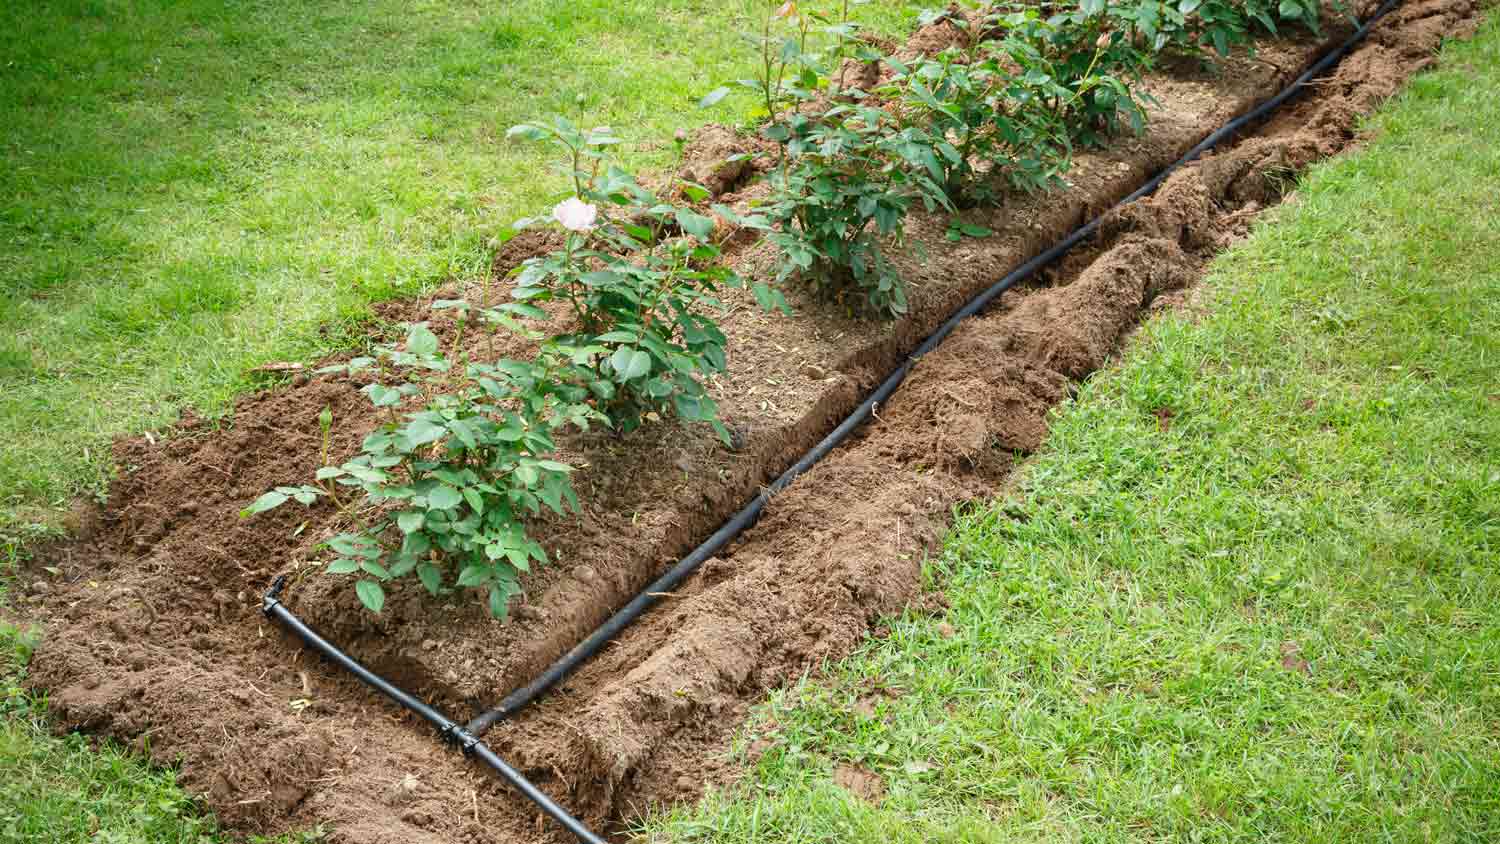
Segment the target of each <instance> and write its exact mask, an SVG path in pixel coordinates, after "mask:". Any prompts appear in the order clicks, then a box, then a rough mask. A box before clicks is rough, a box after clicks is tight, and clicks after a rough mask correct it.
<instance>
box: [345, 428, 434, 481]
mask: <svg viewBox="0 0 1500 844" xmlns="http://www.w3.org/2000/svg"><path fill="white" fill-rule="evenodd" d="M447 433H448V429H447V428H446V427H444V426H443V425H438V424H436V423H434V422H433V421H432V420H430V419H425V418H423V417H420V416H419V417H417V418H415V419H412V420H411V421H410V422H408V423H406V427H404V428H402V429H401V436H402V437H404V438H405V439H406V441H407V442H408V443H410V444H411V447H412V448H417V447H419V446H424V445H427V444H428V443H433V442H437V441H438V440H440V439H442V438H443V436H444V435H446V434H447ZM351 474H352V473H351Z"/></svg>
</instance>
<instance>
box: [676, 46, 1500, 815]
mask: <svg viewBox="0 0 1500 844" xmlns="http://www.w3.org/2000/svg"><path fill="white" fill-rule="evenodd" d="M1443 68H1444V69H1443V70H1441V71H1439V72H1435V73H1431V74H1429V75H1425V76H1422V77H1420V78H1418V79H1416V80H1414V81H1413V82H1412V84H1411V86H1410V89H1409V90H1408V91H1407V93H1406V94H1404V95H1403V96H1402V97H1400V98H1399V100H1398V101H1396V102H1395V103H1393V104H1390V105H1389V106H1388V107H1387V108H1386V109H1385V110H1384V111H1383V112H1382V113H1381V114H1380V115H1379V116H1378V117H1377V118H1376V119H1374V120H1373V121H1372V124H1371V128H1372V130H1373V131H1374V132H1375V133H1376V135H1377V140H1375V141H1374V143H1372V144H1371V145H1370V146H1369V148H1368V149H1367V150H1365V151H1363V152H1360V153H1358V154H1354V155H1351V156H1349V157H1347V158H1343V159H1340V160H1337V161H1333V162H1330V163H1327V164H1325V165H1323V166H1320V167H1318V168H1316V169H1315V171H1314V172H1312V173H1311V174H1310V175H1309V176H1308V177H1307V178H1306V179H1305V180H1304V182H1303V183H1302V186H1301V189H1300V191H1299V195H1300V201H1299V202H1297V203H1296V204H1294V205H1291V206H1287V207H1284V208H1282V209H1280V210H1278V211H1277V212H1274V213H1272V214H1271V215H1269V219H1267V220H1265V221H1264V222H1263V223H1262V224H1261V225H1260V226H1259V227H1258V228H1257V230H1256V233H1255V235H1254V236H1253V237H1252V238H1251V239H1250V240H1249V241H1248V242H1246V243H1244V244H1243V245H1241V246H1240V247H1238V248H1236V249H1234V250H1232V251H1231V252H1229V253H1228V254H1226V255H1224V256H1222V257H1221V259H1220V260H1218V262H1217V263H1216V264H1215V267H1214V269H1213V272H1212V277H1211V280H1210V282H1209V285H1210V286H1209V290H1210V292H1209V296H1208V300H1209V304H1210V305H1211V308H1212V311H1211V315H1209V316H1206V317H1204V318H1202V319H1201V321H1198V322H1194V321H1193V320H1191V319H1188V318H1184V317H1180V316H1173V317H1166V318H1163V319H1159V320H1157V321H1155V322H1154V323H1152V324H1151V326H1150V328H1149V329H1148V330H1147V331H1145V332H1144V333H1143V335H1142V336H1141V337H1140V338H1139V340H1138V342H1137V343H1136V344H1135V345H1134V346H1133V348H1132V349H1131V351H1130V352H1129V353H1128V354H1127V356H1126V359H1125V360H1124V362H1123V363H1122V364H1121V365H1120V366H1119V367H1118V368H1115V369H1112V370H1110V371H1107V372H1104V373H1101V374H1099V375H1098V376H1097V377H1095V378H1093V379H1092V380H1091V381H1089V382H1088V384H1087V385H1086V386H1085V387H1084V389H1083V390H1082V392H1081V394H1080V395H1079V396H1078V398H1077V399H1076V400H1075V401H1073V402H1071V403H1070V404H1068V405H1067V406H1066V407H1065V408H1063V409H1062V411H1061V412H1060V413H1059V414H1058V415H1057V417H1056V421H1055V425H1054V427H1053V429H1052V434H1051V437H1050V439H1049V440H1048V443H1047V445H1046V447H1045V449H1044V452H1043V453H1042V454H1040V455H1039V456H1038V457H1037V458H1036V459H1035V461H1034V462H1033V463H1032V464H1031V465H1030V466H1029V468H1028V469H1027V470H1026V472H1025V475H1024V484H1023V489H1022V491H1021V492H1019V493H1018V494H1017V495H1016V496H1015V498H1014V499H1013V500H1009V501H1002V502H996V503H994V504H990V505H986V506H982V507H976V508H974V509H972V510H970V511H967V512H965V513H963V514H962V515H961V517H960V518H959V520H958V523H957V526H956V527H955V529H954V531H953V533H952V535H951V537H950V538H949V540H948V542H947V545H946V547H945V549H944V550H943V552H942V553H941V554H940V555H938V556H937V557H936V558H935V559H933V560H932V561H931V564H930V570H931V575H932V577H933V578H934V579H936V580H938V581H940V582H941V583H942V585H943V588H944V589H945V590H946V593H947V595H948V597H949V598H950V600H951V601H952V604H953V607H952V610H951V611H950V612H949V613H947V614H946V615H945V616H943V617H939V618H918V617H908V618H903V619H900V620H898V621H896V622H894V623H893V624H892V625H891V630H892V633H891V635H890V637H889V638H887V639H885V640H882V641H876V642H872V643H870V644H869V645H868V647H866V648H865V649H864V650H862V651H861V652H860V653H858V654H857V655H856V656H854V657H853V658H851V659H849V660H848V661H846V662H844V663H842V664H840V665H837V666H835V667H833V668H831V670H830V672H829V676H827V677H826V678H823V679H821V680H817V681H810V682H806V683H804V684H802V685H800V686H798V687H796V688H793V689H791V690H789V691H786V692H784V693H782V694H778V695H776V696H775V698H774V699H773V701H772V702H771V703H769V704H768V705H767V706H766V707H765V708H764V709H763V711H762V712H761V713H760V714H759V715H758V716H757V719H756V722H757V724H758V726H757V727H756V728H754V729H753V730H752V731H751V734H750V735H748V736H747V737H746V740H747V741H748V740H750V739H753V738H756V737H757V736H760V737H765V738H767V739H769V740H770V741H771V742H772V744H771V746H770V749H769V750H767V751H766V752H765V754H764V755H763V756H762V757H761V759H760V761H759V763H758V764H757V765H756V766H755V768H754V769H753V772H752V775H751V776H750V778H749V780H748V782H746V783H745V784H744V785H743V786H742V787H739V788H737V789H735V790H732V791H730V792H728V793H725V794H720V795H716V796H713V797H711V798H709V799H708V800H706V801H705V803H704V804H703V805H702V806H700V807H698V808H696V809H691V810H684V811H679V812H676V813H673V814H671V815H669V816H666V817H661V818H657V819H656V820H655V821H654V822H653V823H652V824H651V825H650V826H649V827H648V838H649V840H652V841H678V842H690V841H704V842H715V844H736V843H737V842H744V844H750V842H754V844H769V843H770V842H936V841H946V842H965V844H972V843H973V842H1000V841H1038V842H1041V841H1046V842H1058V841H1088V842H1126V841H1173V842H1200V841H1204V842H1262V841H1276V842H1288V841H1293V842H1331V841H1360V842H1376V841H1381V842H1384V841H1403V842H1404V841H1411V842H1417V841H1420V842H1492V841H1500V265H1497V263H1496V256H1500V97H1496V92H1497V91H1500V23H1497V22H1493V21H1492V22H1491V23H1489V24H1488V25H1486V26H1485V27H1484V29H1483V32H1482V33H1481V35H1480V36H1479V37H1478V38H1477V39H1476V40H1475V41H1474V42H1472V43H1466V44H1458V45H1454V46H1452V47H1451V48H1450V49H1448V50H1447V51H1446V53H1445V55H1444V60H1443ZM1161 409H1166V410H1168V411H1170V413H1171V414H1172V415H1171V420H1172V421H1171V424H1170V427H1169V428H1168V429H1167V430H1162V428H1161V426H1160V424H1159V421H1158V417H1157V415H1156V412H1157V411H1159V410H1161ZM945 633H947V634H948V635H944V634H945ZM839 766H858V767H860V768H862V769H864V770H865V771H868V772H870V773H873V774H875V775H877V776H878V777H880V779H881V784H882V786H883V789H884V796H883V799H880V800H878V801H874V802H870V801H866V800H862V799H859V798H857V797H854V796H852V795H851V794H850V793H849V792H848V791H845V790H844V789H843V788H841V787H839V786H837V785H835V784H834V776H835V771H836V770H837V768H838V767H839Z"/></svg>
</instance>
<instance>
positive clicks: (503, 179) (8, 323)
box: [0, 0, 921, 842]
mask: <svg viewBox="0 0 1500 844" xmlns="http://www.w3.org/2000/svg"><path fill="white" fill-rule="evenodd" d="M767 3H768V0H718V1H717V2H707V0H651V2H647V0H609V2H605V0H572V2H567V3H563V2H557V1H556V0H508V2H504V3H482V2H476V1H475V0H344V2H335V3H305V2H292V0H246V1H245V2H234V3H231V2H227V0H173V1H172V2H168V0H48V2H38V0H17V1H16V2H8V3H4V4H0V595H3V592H4V586H5V577H6V575H8V574H9V571H10V570H11V569H12V567H13V566H14V564H15V562H16V560H17V559H18V558H19V556H20V555H22V554H23V553H25V549H26V546H27V545H28V544H29V543H30V542H33V541H35V540H36V539H37V538H39V536H41V535H43V534H48V533H55V532H56V531H57V530H58V529H59V528H60V526H61V525H62V524H63V521H62V520H61V519H60V515H61V513H62V512H63V511H64V510H65V509H66V508H67V507H68V505H69V503H70V502H71V500H72V499H73V498H74V496H75V495H77V494H79V493H90V492H91V493H94V494H99V493H100V492H102V490H103V486H104V482H105V481H106V479H107V477H108V473H109V471H110V465H109V454H108V451H109V442H110V439H111V438H112V437H113V436H115V435H116V434H120V433H129V432H135V431H139V430H142V429H147V428H151V427H153V426H157V425H160V424H163V423H166V422H169V421H171V420H172V419H173V418H174V417H175V416H176V414H177V413H178V412H179V410H180V409H182V408H185V407H192V408H195V409H196V410H197V411H198V412H200V413H205V414H209V415H217V414H220V413H222V412H223V411H224V410H226V409H227V407H228V406H229V403H230V402H231V400H232V398H233V396H234V395H236V394H238V393H240V392H242V391H244V390H245V389H247V388H250V387H252V386H254V385H255V383H256V382H255V381H254V380H253V379H252V377H251V376H248V375H247V374H246V371H247V370H248V369H250V368H251V367H253V366H255V365H257V364H260V363H263V362H267V361H272V360H309V359H312V358H315V357H317V356H319V355H321V354H323V353H325V352H328V351H331V350H334V349H337V348H341V347H344V346H347V345H350V344H352V343H355V342H357V341H358V338H359V331H360V329H361V328H362V326H363V324H364V323H365V321H366V320H367V319H368V314H369V305H370V304H371V303H372V302H375V301H379V300H383V299H389V298H397V297H405V296H411V295H415V294H416V293H417V292H418V291H420V290H422V289H423V288H426V287H430V286H431V285H433V284H435V283H437V282H439V281H441V280H444V279H447V278H460V279H464V278H471V277H477V276H478V275H479V274H482V273H484V272H485V271H486V270H487V268H488V264H489V261H490V257H491V254H492V250H493V246H492V243H493V239H494V238H495V237H496V235H497V234H498V233H499V232H500V231H501V229H503V228H504V227H505V226H507V225H509V223H510V222H511V221H513V220H514V219H516V218H517V217H520V216H524V215H528V214H530V213H533V212H534V211H536V210H537V209H538V206H540V205H542V204H544V203H546V202H547V201H549V200H550V199H551V198H552V196H553V194H554V193H555V192H556V191H557V190H558V188H559V186H560V185H561V181H560V177H559V176H557V175H556V173H555V171H554V169H553V167H552V161H551V158H550V157H549V155H548V153H547V151H546V150H545V149H544V148H541V147H538V146H535V145H525V144H517V143H509V142H506V141H505V139H504V132H505V129H506V128H507V127H509V126H510V125H512V124H514V123H517V122H520V121H522V120H525V119H529V118H534V117H545V116H547V115H550V114H559V113H560V114H566V115H567V116H569V117H571V118H573V119H575V120H577V121H579V122H581V123H586V124H587V125H603V124H608V125H612V126H614V127H616V130H617V131H616V134H619V135H621V136H623V137H624V138H625V139H626V140H627V142H628V144H627V146H626V148H625V156H626V158H627V160H628V161H629V162H630V163H631V164H632V165H633V166H636V167H640V168H654V167H663V166H667V165H669V164H670V154H669V150H670V147H671V144H670V138H671V134H672V132H673V131H674V130H675V129H677V128H682V127H687V128H690V127H692V126H695V125H698V124H700V123H703V122H706V121H708V120H711V119H712V120H721V121H734V120H739V119H743V118H744V117H745V116H746V113H745V111H744V109H746V108H748V103H747V102H746V101H744V100H740V101H736V100H734V99H731V100H728V101H726V102H725V103H723V104H721V105H720V106H719V107H718V108H716V109H715V110H714V111H712V112H704V111H701V110H699V109H698V108H697V101H698V99H699V98H700V97H701V96H702V95H703V94H705V93H707V92H708V91H709V90H712V89H713V88H714V87H716V86H717V85H719V84H721V83H723V82H725V81H727V80H731V79H735V78H739V77H744V76H748V75H749V72H748V71H749V67H750V65H751V54H750V52H749V51H748V50H747V49H746V48H745V46H744V45H743V43H742V42H741V41H740V38H739V33H740V32H741V31H743V30H746V29H749V28H751V24H752V21H753V20H755V19H757V16H758V15H759V14H760V13H761V12H762V11H763V10H764V9H765V8H767ZM920 5H921V4H920V3H915V2H907V0H901V2H883V3H879V4H873V5H869V6H865V7H862V8H860V9H858V12H857V13H858V15H859V19H860V20H861V21H863V22H864V23H866V24H868V25H870V26H871V27H873V28H875V29H877V30H881V31H884V32H898V31H901V30H902V29H903V28H904V27H905V26H906V24H907V23H909V21H910V19H911V18H912V17H913V16H914V14H915V10H916V9H917V8H919V7H920ZM308 423H309V420H287V424H288V425H302V424H308ZM22 638H23V637H22V636H21V635H20V634H19V633H18V632H17V631H15V630H13V629H10V628H7V627H5V625H3V624H0V650H3V653H0V842H12V841H14V842H33V841H46V842H85V841H87V842H116V841H118V842H125V841H129V842H139V841H151V842H157V841H162V842H188V841H192V842H199V841H204V840H227V839H221V836H220V835H219V833H218V832H216V830H215V827H214V824H213V822H212V819H211V818H207V817H205V816H203V815H202V814H201V812H199V810H198V809H197V808H196V807H195V805H194V804H193V803H192V801H191V800H190V798H189V796H188V795H185V794H184V793H183V792H182V791H181V790H180V789H179V788H178V787H177V786H176V784H175V781H174V778H173V776H172V774H171V772H170V771H161V770H156V769H152V768H149V767H147V766H145V765H143V764H142V763H141V762H139V761H138V760H137V759H136V757H134V756H133V755H132V754H130V753H127V752H124V751H123V750H121V749H119V748H114V747H109V746H101V747H97V748H93V749H91V748H90V747H89V745H88V742H87V741H86V740H85V739H83V738H81V737H78V736H70V737H66V738H58V737H54V736H52V735H51V734H50V731H49V729H48V725H47V723H46V719H45V717H44V716H45V702H44V701H39V700H36V699H33V698H30V697H27V696H25V695H24V694H23V693H22V692H21V691H20V689H19V684H18V677H19V672H20V671H22V670H23V668H22V667H21V663H22V662H23V661H24V659H23V658H24V654H25V652H26V651H27V648H26V647H25V646H24V645H23V644H22ZM311 837H315V836H311ZM286 840H288V841H292V840H302V839H301V837H299V836H291V837H289V838H288V839H286ZM309 840H310V839H309Z"/></svg>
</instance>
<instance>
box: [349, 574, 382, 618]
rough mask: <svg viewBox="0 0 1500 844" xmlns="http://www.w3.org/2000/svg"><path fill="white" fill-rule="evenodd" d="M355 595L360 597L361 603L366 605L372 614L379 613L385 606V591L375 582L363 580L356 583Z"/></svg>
mask: <svg viewBox="0 0 1500 844" xmlns="http://www.w3.org/2000/svg"><path fill="white" fill-rule="evenodd" d="M354 593H355V594H356V595H358V596H359V602H360V603H361V604H364V605H365V607H366V608H367V609H369V611H370V612H374V613H378V612H380V610H381V608H382V607H384V606H385V590H384V589H381V588H380V584H379V583H376V582H375V581H373V580H361V581H359V582H357V583H355V584H354Z"/></svg>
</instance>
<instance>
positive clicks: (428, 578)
mask: <svg viewBox="0 0 1500 844" xmlns="http://www.w3.org/2000/svg"><path fill="white" fill-rule="evenodd" d="M417 579H418V580H421V581H422V585H423V586H425V587H427V591H428V592H430V593H432V594H433V595H436V594H437V593H438V591H439V590H441V589H442V588H443V573H442V571H440V570H439V569H438V567H437V566H435V565H433V564H432V563H421V564H419V565H418V566H417Z"/></svg>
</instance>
